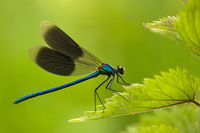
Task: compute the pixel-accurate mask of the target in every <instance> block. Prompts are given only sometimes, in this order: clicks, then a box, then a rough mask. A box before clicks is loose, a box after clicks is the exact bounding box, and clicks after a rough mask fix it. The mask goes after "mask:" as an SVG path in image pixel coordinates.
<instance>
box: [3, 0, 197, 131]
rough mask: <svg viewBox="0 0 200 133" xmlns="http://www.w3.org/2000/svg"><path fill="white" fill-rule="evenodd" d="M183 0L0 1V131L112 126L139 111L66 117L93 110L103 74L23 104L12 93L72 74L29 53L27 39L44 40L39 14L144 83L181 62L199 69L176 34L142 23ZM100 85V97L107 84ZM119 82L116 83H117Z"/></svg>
mask: <svg viewBox="0 0 200 133" xmlns="http://www.w3.org/2000/svg"><path fill="white" fill-rule="evenodd" d="M183 9H184V5H183V3H182V1H181V0H176V1H175V0H168V1H161V0H106V1H105V0H95V1H94V0H84V1H83V0H56V1H51V0H34V1H33V0H32V1H31V0H20V1H17V0H12V1H11V0H7V1H1V4H0V17H1V20H0V60H1V62H2V63H1V69H0V79H1V80H0V87H1V88H0V105H1V110H0V119H1V120H0V132H1V133H35V132H38V133H44V132H45V133H63V132H68V133H85V132H87V133H94V132H95V133H117V132H120V131H123V130H125V128H126V126H127V125H129V124H131V123H134V122H137V121H138V119H139V117H140V116H141V115H143V114H144V113H142V114H135V115H128V116H120V117H114V118H108V119H104V120H96V121H89V122H82V123H68V120H69V119H72V118H77V117H81V116H83V115H84V113H83V112H84V111H87V110H91V111H93V110H94V100H93V93H94V89H95V87H96V86H97V85H98V84H99V83H100V82H102V80H104V79H105V78H106V77H104V76H100V77H98V78H95V79H91V80H89V81H87V82H83V83H81V84H78V85H76V86H72V87H69V88H66V89H64V90H62V91H58V92H54V93H51V94H48V95H43V96H40V97H37V98H34V99H31V100H28V101H25V102H23V103H21V104H18V105H14V104H12V103H13V102H14V101H15V100H16V99H17V98H19V97H21V96H24V95H27V94H30V93H33V92H37V91H41V90H45V89H49V88H51V87H55V86H58V85H61V84H64V83H68V82H71V81H73V80H75V79H77V78H81V77H83V76H84V75H83V76H77V77H62V76H57V75H53V74H51V73H48V72H46V71H44V70H42V69H41V68H39V67H38V66H37V65H36V64H34V63H33V62H32V61H31V59H30V58H29V55H28V50H29V48H30V47H31V46H32V45H35V44H40V45H46V44H45V42H44V41H43V39H42V37H41V36H40V33H39V29H38V27H39V24H40V22H41V21H44V20H46V21H50V22H52V23H54V24H56V25H57V26H58V27H60V28H61V29H62V30H63V31H65V32H66V33H67V34H68V35H69V36H70V37H71V38H73V39H74V40H75V41H76V42H77V43H78V44H79V45H81V46H82V47H84V48H85V49H87V50H88V51H90V52H91V53H93V54H94V55H96V56H97V57H98V58H99V59H101V61H102V62H105V63H109V64H111V65H113V66H115V67H116V66H117V65H124V66H125V68H126V72H125V74H124V75H123V77H124V79H125V80H126V81H127V82H129V83H142V80H143V78H153V76H154V75H156V74H159V73H160V71H168V69H169V68H176V66H179V67H181V68H185V69H186V70H187V71H188V72H189V73H191V74H193V75H195V76H199V77H200V71H199V66H200V62H199V59H198V58H197V57H196V56H194V55H192V54H191V53H189V52H188V51H187V50H185V49H183V48H182V47H181V46H179V45H178V44H177V43H176V42H175V41H173V40H170V39H168V38H165V37H163V36H160V35H157V34H154V33H151V32H150V31H149V30H147V29H145V28H144V27H143V25H142V23H143V22H152V21H153V20H158V18H162V17H165V16H173V15H177V14H178V11H180V10H183ZM104 87H105V86H103V87H101V88H100V89H99V95H100V96H101V98H102V99H105V98H108V97H110V96H112V92H110V91H107V90H106V89H104ZM114 87H116V88H118V89H120V88H121V85H119V84H116V83H115V84H114Z"/></svg>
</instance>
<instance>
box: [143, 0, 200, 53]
mask: <svg viewBox="0 0 200 133" xmlns="http://www.w3.org/2000/svg"><path fill="white" fill-rule="evenodd" d="M184 2H185V5H186V7H185V11H181V12H180V13H179V15H178V17H166V18H163V19H160V20H159V21H153V23H147V24H144V27H145V28H147V29H150V30H151V31H152V32H155V33H158V34H162V35H164V36H168V37H170V38H172V39H175V40H176V41H177V42H178V43H179V44H180V45H182V46H183V47H184V48H186V49H187V50H189V51H190V52H192V53H194V54H195V55H197V56H200V1H199V0H190V1H188V0H184Z"/></svg>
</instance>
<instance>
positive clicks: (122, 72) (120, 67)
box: [117, 66, 125, 75]
mask: <svg viewBox="0 0 200 133" xmlns="http://www.w3.org/2000/svg"><path fill="white" fill-rule="evenodd" d="M117 69H118V72H119V73H120V74H122V75H123V74H124V71H125V69H124V67H123V66H118V67H117Z"/></svg>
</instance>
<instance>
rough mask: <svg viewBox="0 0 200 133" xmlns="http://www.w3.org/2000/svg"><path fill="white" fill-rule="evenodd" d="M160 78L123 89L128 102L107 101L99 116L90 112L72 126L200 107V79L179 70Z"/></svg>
mask: <svg viewBox="0 0 200 133" xmlns="http://www.w3.org/2000/svg"><path fill="white" fill-rule="evenodd" d="M161 74H162V76H155V79H145V80H144V84H132V85H131V86H130V87H127V86H124V88H125V90H126V91H125V92H124V93H119V94H120V95H121V96H123V97H124V98H126V99H127V100H125V99H124V98H122V97H121V96H119V95H117V94H114V96H112V97H111V98H108V99H106V102H107V103H106V104H105V105H104V106H105V109H103V107H102V105H99V106H97V111H96V112H94V111H87V112H85V115H86V116H84V117H81V118H77V119H72V120H69V122H80V121H86V120H95V119H103V118H108V117H113V116H118V115H128V114H135V113H140V112H145V111H150V110H155V109H159V108H164V107H169V106H173V105H178V104H182V103H189V102H191V103H194V104H196V105H197V106H199V103H198V102H196V101H195V96H196V93H197V89H198V83H199V79H197V78H195V77H193V76H191V75H189V74H188V72H187V71H186V70H184V69H183V70H182V69H180V68H177V70H174V69H170V70H169V73H167V72H162V73H161Z"/></svg>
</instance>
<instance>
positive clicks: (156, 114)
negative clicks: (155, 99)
mask: <svg viewBox="0 0 200 133" xmlns="http://www.w3.org/2000/svg"><path fill="white" fill-rule="evenodd" d="M139 117H140V118H139V121H138V122H136V123H133V124H131V125H129V126H127V128H126V131H123V132H121V133H138V132H139V133H140V132H142V131H143V130H141V129H144V128H147V129H148V128H153V129H155V128H154V126H156V127H157V128H158V129H157V130H158V131H160V130H161V125H162V126H164V128H165V127H166V128H167V127H168V128H172V130H171V131H170V133H171V132H173V131H176V130H177V129H178V130H179V132H182V133H199V129H200V119H199V118H200V109H199V108H198V107H197V106H191V105H190V104H182V105H179V106H175V107H173V108H165V109H162V111H153V112H152V113H146V114H143V115H140V116H139ZM143 127H144V128H143ZM174 127H176V128H177V129H176V128H174ZM144 130H145V129H144ZM166 130H169V129H166ZM146 132H148V131H146ZM154 132H155V131H152V133H154ZM163 132H165V131H160V133H163ZM177 132H178V131H177Z"/></svg>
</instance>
